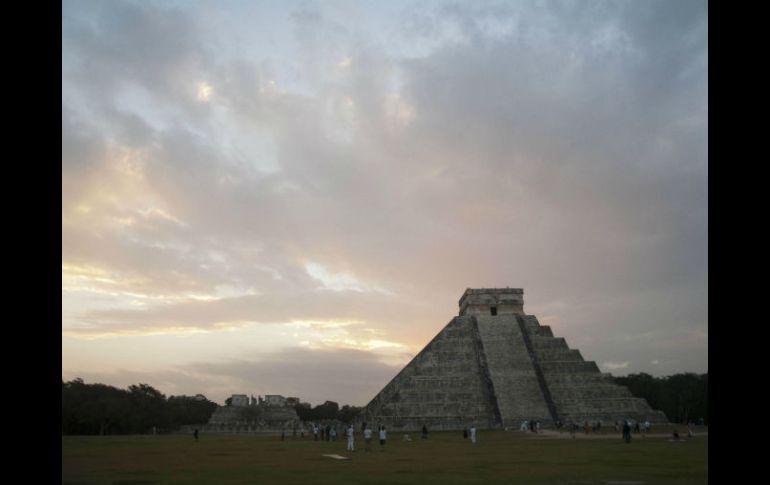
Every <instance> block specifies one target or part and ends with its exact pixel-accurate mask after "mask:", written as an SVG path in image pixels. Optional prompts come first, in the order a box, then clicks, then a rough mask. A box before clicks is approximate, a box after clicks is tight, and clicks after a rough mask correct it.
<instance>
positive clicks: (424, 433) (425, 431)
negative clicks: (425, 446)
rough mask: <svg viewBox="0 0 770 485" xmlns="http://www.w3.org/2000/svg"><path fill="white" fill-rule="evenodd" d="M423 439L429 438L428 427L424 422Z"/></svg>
mask: <svg viewBox="0 0 770 485" xmlns="http://www.w3.org/2000/svg"><path fill="white" fill-rule="evenodd" d="M422 439H424V440H426V439H428V427H427V426H425V425H424V424H423V425H422Z"/></svg>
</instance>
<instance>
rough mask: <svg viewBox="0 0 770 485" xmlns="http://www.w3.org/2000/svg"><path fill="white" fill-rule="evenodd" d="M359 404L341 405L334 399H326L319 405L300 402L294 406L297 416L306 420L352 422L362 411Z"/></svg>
mask: <svg viewBox="0 0 770 485" xmlns="http://www.w3.org/2000/svg"><path fill="white" fill-rule="evenodd" d="M361 409H363V408H361V407H359V406H349V405H347V404H345V405H344V406H342V407H341V408H340V405H339V404H337V403H336V402H334V401H326V402H324V403H323V404H319V405H318V406H315V407H311V406H310V404H309V403H306V402H300V403H299V404H297V405H296V406H294V410H295V411H297V416H299V419H301V420H302V421H304V422H316V421H335V420H336V421H341V422H343V423H352V422H353V420H354V419H355V417H356V416H357V415H358V413H360V412H361Z"/></svg>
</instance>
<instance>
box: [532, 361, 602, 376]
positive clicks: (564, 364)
mask: <svg viewBox="0 0 770 485" xmlns="http://www.w3.org/2000/svg"><path fill="white" fill-rule="evenodd" d="M540 367H541V368H542V369H543V373H544V374H545V377H546V379H548V376H549V374H559V373H576V374H577V373H582V372H585V373H591V372H595V373H597V374H599V375H601V373H600V372H599V367H598V366H597V365H596V362H594V361H592V360H590V361H580V362H578V361H551V362H542V363H541V364H540Z"/></svg>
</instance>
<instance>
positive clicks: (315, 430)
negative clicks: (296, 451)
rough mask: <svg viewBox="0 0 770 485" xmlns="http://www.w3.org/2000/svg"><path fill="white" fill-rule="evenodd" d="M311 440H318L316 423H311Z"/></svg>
mask: <svg viewBox="0 0 770 485" xmlns="http://www.w3.org/2000/svg"><path fill="white" fill-rule="evenodd" d="M313 440H314V441H318V425H317V424H315V423H313Z"/></svg>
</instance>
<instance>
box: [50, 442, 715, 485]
mask: <svg viewBox="0 0 770 485" xmlns="http://www.w3.org/2000/svg"><path fill="white" fill-rule="evenodd" d="M564 436H568V435H567V434H566V433H565V435H564ZM478 438H479V439H478V442H477V443H476V444H475V445H473V444H471V443H470V440H469V439H463V437H462V433H461V432H443V433H440V432H434V433H431V434H430V438H429V439H427V440H423V439H420V438H419V433H415V434H412V439H413V441H403V440H402V434H398V433H391V434H389V440H388V443H387V445H386V449H385V451H384V452H381V451H380V450H379V444H378V443H377V442H376V439H375V440H373V443H372V448H373V450H372V451H371V452H368V453H367V452H364V451H363V439H362V438H361V437H360V433H359V436H357V438H356V451H355V452H354V453H349V452H346V451H345V444H346V443H345V441H344V440H339V439H338V440H337V441H336V442H322V441H313V439H312V437H311V438H308V437H305V438H304V439H300V438H291V437H288V438H286V440H285V441H281V439H280V437H276V436H265V435H220V434H201V435H200V439H199V440H198V441H195V440H194V439H193V437H192V436H190V435H159V436H103V437H97V436H93V437H91V436H88V437H86V436H64V437H62V483H63V484H70V485H74V484H154V483H170V484H175V483H180V484H181V483H185V484H192V483H206V484H218V483H222V484H230V483H261V484H273V483H275V484H319V483H328V484H346V483H362V484H374V483H379V484H400V483H419V484H440V485H449V484H454V483H484V484H487V483H501V484H530V483H535V484H539V483H542V484H603V483H608V482H609V483H612V482H635V483H644V484H695V483H698V484H702V483H707V474H708V463H707V461H708V435H700V436H698V435H696V436H695V437H694V438H692V439H686V438H685V440H684V441H682V442H671V441H669V437H668V436H666V437H661V436H648V437H646V438H642V437H641V436H634V439H633V440H632V442H631V443H630V444H626V443H623V442H622V440H621V439H620V436H619V435H615V434H614V433H612V436H611V437H609V439H602V438H598V439H588V438H586V437H585V436H584V435H582V434H581V433H578V435H577V438H576V439H569V438H564V439H561V438H550V439H547V438H542V437H537V436H536V435H534V434H531V433H522V432H503V431H483V430H482V431H479V435H478ZM326 453H336V454H339V455H343V456H350V457H351V460H348V461H339V460H334V459H331V458H328V457H325V456H323V455H324V454H326Z"/></svg>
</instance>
